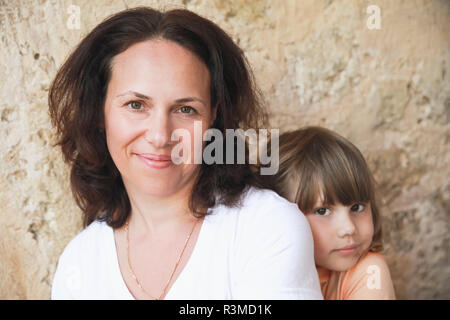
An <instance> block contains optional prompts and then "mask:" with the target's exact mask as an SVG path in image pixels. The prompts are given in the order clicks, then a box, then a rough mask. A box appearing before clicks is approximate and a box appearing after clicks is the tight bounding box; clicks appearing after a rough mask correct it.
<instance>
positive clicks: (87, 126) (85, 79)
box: [49, 7, 267, 228]
mask: <svg viewBox="0 0 450 320" xmlns="http://www.w3.org/2000/svg"><path fill="white" fill-rule="evenodd" d="M151 39H165V40H169V41H173V42H175V43H177V44H179V45H181V46H183V47H184V48H186V49H188V50H190V51H191V52H193V53H194V54H196V55H197V57H199V58H200V60H201V61H202V62H203V63H204V64H205V65H206V66H207V68H208V70H209V73H210V78H211V82H210V88H211V106H217V108H218V109H217V117H216V119H215V122H214V123H213V126H212V128H216V129H219V130H220V131H221V132H222V133H223V134H224V139H226V138H225V129H238V128H242V129H248V128H255V129H256V128H260V127H261V126H263V125H266V123H267V113H266V111H265V108H264V104H263V99H262V95H261V93H260V91H259V90H258V89H257V86H256V85H255V81H254V76H253V74H252V72H251V68H250V67H249V64H248V62H247V60H246V58H245V56H244V53H243V51H242V50H241V49H240V48H239V47H238V46H237V45H236V44H235V43H234V42H233V40H232V39H231V38H230V36H228V35H227V34H226V33H225V32H224V31H223V30H222V29H221V28H220V27H218V26H217V25H216V24H214V23H213V22H211V21H209V20H207V19H205V18H203V17H200V16H199V15H197V14H195V13H193V12H191V11H188V10H183V9H176V10H170V11H166V12H161V11H157V10H154V9H151V8H148V7H138V8H133V9H128V10H125V11H122V12H119V13H117V14H115V15H113V16H111V17H109V18H107V19H106V20H104V21H103V22H102V23H100V24H99V25H98V26H96V27H95V28H94V29H93V30H92V31H91V32H90V33H89V34H88V35H87V36H86V37H85V38H84V39H83V40H82V41H81V42H80V43H79V45H78V46H77V47H76V49H75V50H74V51H73V52H72V53H71V54H70V56H69V57H68V58H67V60H66V61H65V63H64V64H63V65H62V67H61V68H60V69H59V71H58V72H57V74H56V76H55V79H54V80H53V82H52V85H51V88H50V91H49V113H50V117H51V121H52V124H53V126H54V127H56V131H57V132H56V134H57V142H56V144H55V146H58V145H59V146H60V147H61V150H62V154H63V157H64V160H65V161H66V162H67V163H68V164H69V165H70V166H71V174H70V183H71V189H72V193H73V195H74V198H75V201H76V203H77V205H78V206H79V207H80V208H81V210H82V212H83V225H84V226H85V227H86V226H87V225H89V224H90V223H91V222H93V221H95V220H102V221H106V222H107V223H108V225H110V226H111V227H113V228H119V227H121V226H122V225H123V224H124V223H125V221H126V220H127V218H128V215H129V214H130V211H131V205H130V201H129V198H128V195H127V193H126V190H125V187H124V184H123V182H122V178H121V175H120V173H119V171H118V169H117V168H116V166H115V164H114V162H113V160H112V158H111V156H110V154H109V151H108V148H107V145H106V137H105V132H104V130H103V129H102V128H103V127H104V102H105V96H106V91H107V87H108V82H109V80H110V77H111V60H112V59H113V58H114V56H116V55H118V54H119V53H121V52H123V51H125V50H126V49H127V48H129V47H130V46H131V45H133V44H136V43H138V42H142V41H146V40H151ZM224 142H225V143H224V144H223V146H224V149H223V154H226V144H227V143H226V141H225V140H224ZM210 143H211V142H210ZM235 149H236V147H235ZM246 151H248V146H247V145H246ZM246 154H248V152H246ZM235 155H236V152H235ZM234 163H236V161H235V162H234ZM249 186H258V177H257V176H256V175H255V174H254V173H252V170H251V169H250V166H249V164H248V161H246V164H212V165H206V164H204V163H203V164H201V168H200V174H199V176H198V179H197V181H196V183H195V186H194V188H193V192H192V194H191V197H190V200H189V206H190V209H191V210H192V212H193V214H194V215H195V216H197V217H201V216H204V215H206V214H207V209H208V208H211V207H214V206H215V205H217V204H223V205H226V206H236V205H239V200H240V198H241V195H242V194H243V192H245V191H246V189H247V188H248V187H249Z"/></svg>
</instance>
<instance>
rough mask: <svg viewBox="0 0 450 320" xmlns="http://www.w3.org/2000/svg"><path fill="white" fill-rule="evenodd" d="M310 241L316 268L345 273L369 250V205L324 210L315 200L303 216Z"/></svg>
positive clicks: (337, 206) (371, 230)
mask: <svg viewBox="0 0 450 320" xmlns="http://www.w3.org/2000/svg"><path fill="white" fill-rule="evenodd" d="M306 218H307V219H308V221H309V224H310V226H311V230H312V233H313V238H314V258H315V262H316V265H317V266H318V267H323V268H326V269H328V270H334V271H345V270H348V269H350V268H351V267H353V266H354V265H355V264H356V263H357V261H358V259H359V257H361V255H362V254H363V253H364V252H365V251H366V250H367V249H368V248H369V246H370V244H371V242H372V236H373V221H372V210H371V208H370V203H355V204H352V205H350V206H344V205H342V204H340V203H336V204H335V205H333V206H326V205H324V204H323V203H322V201H321V200H319V201H318V202H317V204H316V206H315V209H313V210H312V212H308V213H306Z"/></svg>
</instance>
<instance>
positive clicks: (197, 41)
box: [49, 8, 322, 299]
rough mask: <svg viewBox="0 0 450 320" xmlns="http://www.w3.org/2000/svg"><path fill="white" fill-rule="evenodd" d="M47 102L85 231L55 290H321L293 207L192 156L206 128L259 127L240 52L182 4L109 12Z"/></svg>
mask: <svg viewBox="0 0 450 320" xmlns="http://www.w3.org/2000/svg"><path fill="white" fill-rule="evenodd" d="M49 106H50V115H51V119H52V122H53V124H54V126H55V127H56V129H57V133H58V138H59V140H58V144H59V145H60V146H61V148H62V152H63V155H64V158H65V160H66V161H67V162H68V163H69V164H70V166H71V188H72V191H73V194H74V196H75V199H76V201H77V204H78V205H79V207H80V208H81V210H82V212H83V215H84V226H85V227H86V228H85V229H84V230H83V231H82V232H81V233H80V234H78V235H77V236H76V237H75V238H74V239H73V240H72V241H71V242H70V243H69V244H68V245H67V247H66V248H65V249H64V252H63V253H62V255H61V257H60V259H59V262H58V267H57V271H56V273H55V277H54V281H53V288H52V298H53V299H301V298H305V299H316V298H318V299H321V298H322V295H321V293H320V286H319V281H318V276H317V272H316V271H315V267H314V258H313V241H312V234H311V230H310V228H309V225H308V222H307V221H306V219H305V218H304V217H303V215H302V214H300V212H299V210H298V209H297V208H296V206H295V205H294V204H291V203H289V202H287V201H286V200H284V199H282V198H281V197H279V196H277V195H276V194H275V193H274V192H272V191H268V190H263V189H259V188H258V178H257V176H256V175H254V174H252V171H251V170H250V166H249V164H226V165H224V164H218V163H213V164H211V165H206V164H205V163H201V164H198V163H195V161H192V160H193V154H194V153H195V149H196V147H195V146H200V148H203V147H205V143H204V142H203V139H202V137H203V134H204V133H205V131H206V130H207V129H208V128H214V129H216V130H220V132H222V133H224V132H225V129H237V128H244V129H246V128H257V127H259V126H260V125H261V124H264V123H265V113H264V110H263V108H262V107H261V103H260V98H259V94H258V92H257V90H255V86H254V83H253V79H252V75H251V72H250V71H249V69H248V67H247V63H246V60H245V57H244V55H243V53H242V51H241V50H240V49H239V48H238V47H237V46H236V45H235V44H234V43H233V41H232V40H231V39H230V37H229V36H228V35H226V33H225V32H224V31H222V30H221V29H220V28H219V27H217V26H216V25H215V24H214V23H212V22H211V21H209V20H206V19H204V18H202V17H199V16H198V15H196V14H194V13H192V12H189V11H187V10H172V11H168V12H164V13H162V12H158V11H155V10H153V9H150V8H135V9H131V10H126V11H123V12H120V13H118V14H116V15H114V16H112V17H110V18H109V19H107V20H105V21H104V22H102V23H101V24H100V25H98V26H97V27H96V28H94V30H93V31H92V32H91V33H89V34H88V35H87V36H86V37H85V38H84V39H83V40H82V41H81V43H80V44H79V45H78V47H77V48H76V50H75V51H74V52H73V53H72V54H71V55H70V57H69V58H68V60H67V61H66V62H65V64H64V65H63V66H62V68H61V69H60V70H59V72H58V74H57V75H56V78H55V80H54V82H53V84H52V87H51V89H50V93H49ZM199 125H200V126H199ZM199 127H200V128H201V135H198V134H197V135H196V134H195V130H197V128H199ZM179 130H184V132H187V133H189V134H188V135H185V136H183V137H179V136H176V135H174V134H173V133H174V132H176V131H179ZM174 138H175V139H174ZM180 145H181V147H182V148H181V152H178V151H179V150H180V149H177V152H175V154H178V155H180V156H182V157H185V159H187V161H183V162H182V163H179V164H175V161H174V157H173V154H174V150H175V148H178V147H179V146H180ZM197 148H198V147H197ZM192 150H194V152H191V151H192ZM223 152H224V153H225V154H226V152H227V151H226V149H225V144H224V149H223ZM177 163H178V162H177Z"/></svg>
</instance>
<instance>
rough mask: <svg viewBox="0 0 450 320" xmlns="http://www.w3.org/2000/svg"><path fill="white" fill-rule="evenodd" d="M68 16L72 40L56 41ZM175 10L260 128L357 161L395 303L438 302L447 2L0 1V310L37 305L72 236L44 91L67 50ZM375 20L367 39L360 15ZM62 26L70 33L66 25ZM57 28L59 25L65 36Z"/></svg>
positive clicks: (442, 256) (445, 259)
mask: <svg viewBox="0 0 450 320" xmlns="http://www.w3.org/2000/svg"><path fill="white" fill-rule="evenodd" d="M71 4H74V5H77V6H79V8H80V13H81V14H80V29H70V28H69V27H68V24H67V23H68V20H69V18H70V15H69V13H68V9H69V6H70V5H71ZM143 4H144V5H152V6H154V7H157V8H164V7H165V8H173V7H180V6H186V7H187V8H188V9H191V10H194V11H195V12H197V13H199V14H201V15H204V16H206V17H208V18H211V19H212V20H213V21H215V22H216V23H218V24H219V25H220V26H221V27H222V28H224V29H225V30H226V31H228V32H229V33H230V34H231V35H232V36H233V38H234V39H235V40H236V41H237V42H238V43H239V45H240V46H241V47H242V48H243V49H244V50H245V52H246V55H247V56H248V58H249V60H250V62H251V64H252V65H253V67H254V70H255V74H256V77H257V81H258V83H259V85H260V86H261V88H262V89H263V91H264V93H265V95H266V99H267V102H268V104H269V106H270V110H271V120H272V126H273V127H279V128H281V130H286V129H293V128H297V127H300V126H302V125H313V124H315V125H323V126H326V127H328V128H331V129H334V130H336V131H338V132H339V133H341V134H343V135H344V136H346V137H348V138H349V139H351V140H352V141H353V142H354V143H355V144H356V145H357V146H358V147H359V148H360V149H361V150H362V151H363V153H364V155H365V156H366V157H367V159H368V161H369V164H370V166H371V168H372V169H373V172H374V174H375V177H376V179H377V181H378V183H379V191H380V193H381V195H382V204H383V206H382V214H383V216H384V224H383V227H384V239H385V242H386V251H385V255H386V257H387V260H388V263H389V266H390V268H391V275H392V278H393V280H394V285H395V289H396V293H397V296H398V298H401V299H435V298H441V299H442V298H447V299H449V298H450V267H449V261H450V259H449V251H450V250H449V248H450V244H449V239H450V236H449V231H450V230H449V215H450V191H449V181H450V179H449V173H450V166H449V155H450V152H449V151H450V147H449V138H450V132H449V129H450V126H449V118H450V81H449V76H450V1H448V0H428V1H426V0H384V1H381V0H380V1H378V0H370V1H367V0H343V1H339V0H336V1H326V0H297V1H296V0H292V1H288V0H286V1H278V0H277V1H275V0H273V1H269V0H267V1H265V0H255V1H246V0H233V1H219V0H215V1H207V0H197V1H171V2H167V1H165V2H157V1H125V0H124V1H87V0H85V1H46V0H40V1H31V0H28V1H26V0H20V1H13V0H9V1H8V0H0V32H1V50H0V77H1V78H0V83H1V88H0V119H1V120H0V133H1V138H0V149H1V154H0V155H1V158H0V206H1V214H0V299H17V298H19V299H48V298H49V297H50V288H51V282H52V278H53V274H54V271H55V268H56V262H57V258H58V257H59V255H60V253H61V252H62V250H63V248H64V246H65V245H66V244H67V242H68V241H69V240H70V239H71V238H73V237H74V236H75V235H76V234H77V233H78V232H79V231H80V230H81V220H80V211H79V210H78V208H77V207H76V206H75V204H74V202H73V200H72V196H71V192H70V189H69V185H68V168H67V167H66V166H65V165H64V163H63V162H62V160H61V155H60V152H59V150H58V149H56V148H53V147H52V142H53V141H54V140H53V129H52V128H51V126H50V123H49V118H48V115H47V93H48V88H49V84H50V82H51V80H52V78H53V77H54V75H55V73H56V70H57V68H58V67H59V66H60V65H61V63H62V62H63V61H64V59H65V57H66V56H67V54H68V53H69V52H70V50H71V49H72V48H73V47H74V46H75V45H76V44H77V43H78V42H79V41H80V39H81V38H82V37H83V36H84V35H86V33H87V32H88V31H89V30H91V29H92V28H93V27H94V26H95V25H96V24H98V23H99V22H100V21H101V20H102V19H103V18H105V17H106V16H108V15H110V14H112V13H115V12H117V11H120V10H122V9H124V8H126V7H134V6H137V5H143ZM369 5H377V6H379V8H380V9H381V29H379V30H370V29H369V28H368V27H367V24H366V23H367V19H368V18H369V14H367V12H366V9H367V7H368V6H369ZM69 22H70V21H69ZM69 26H70V25H69Z"/></svg>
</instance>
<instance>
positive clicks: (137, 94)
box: [116, 90, 206, 106]
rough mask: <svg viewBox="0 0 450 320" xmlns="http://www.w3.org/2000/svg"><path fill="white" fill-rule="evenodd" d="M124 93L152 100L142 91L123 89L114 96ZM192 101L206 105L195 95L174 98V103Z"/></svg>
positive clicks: (120, 95) (123, 94)
mask: <svg viewBox="0 0 450 320" xmlns="http://www.w3.org/2000/svg"><path fill="white" fill-rule="evenodd" d="M125 95H134V96H136V97H138V98H140V99H144V100H153V99H152V98H151V97H149V96H147V95H145V94H143V93H139V92H136V91H132V90H128V91H125V92H124V93H121V94H118V95H117V96H116V98H118V97H122V96H125ZM193 101H198V102H200V103H201V104H203V105H205V106H206V104H205V102H203V100H201V99H199V98H196V97H186V98H180V99H177V100H175V103H186V102H193Z"/></svg>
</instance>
